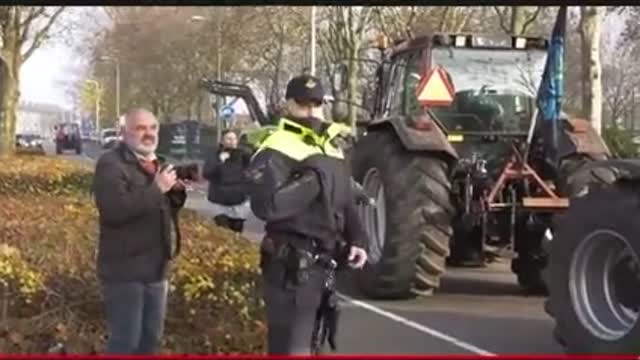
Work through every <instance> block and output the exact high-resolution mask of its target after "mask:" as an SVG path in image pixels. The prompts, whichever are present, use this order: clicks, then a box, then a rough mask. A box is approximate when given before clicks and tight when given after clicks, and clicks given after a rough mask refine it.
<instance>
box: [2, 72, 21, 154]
mask: <svg viewBox="0 0 640 360" xmlns="http://www.w3.org/2000/svg"><path fill="white" fill-rule="evenodd" d="M15 68H16V67H15V65H13V64H11V65H9V64H6V63H2V62H1V61H0V69H1V70H0V77H2V82H1V87H0V156H6V155H10V154H13V152H14V150H15V142H16V140H15V130H16V119H17V116H16V113H17V110H18V109H17V107H18V97H19V95H20V92H19V84H20V83H19V81H20V79H19V74H18V73H17V72H16V71H15ZM18 68H19V67H18Z"/></svg>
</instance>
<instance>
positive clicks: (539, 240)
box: [511, 154, 605, 295]
mask: <svg viewBox="0 0 640 360" xmlns="http://www.w3.org/2000/svg"><path fill="white" fill-rule="evenodd" d="M595 160H603V158H592V157H590V156H588V155H585V154H576V155H573V156H570V157H567V158H565V159H563V160H562V161H561V163H560V167H559V169H558V178H557V179H556V184H557V189H558V192H559V193H560V194H561V195H563V196H566V197H569V199H570V201H572V200H573V199H576V198H578V197H580V196H583V195H585V194H587V193H588V192H589V191H591V190H593V189H595V188H596V187H601V186H602V185H604V184H605V182H604V180H603V179H599V178H598V177H596V176H594V174H593V173H592V172H591V170H590V168H589V166H588V165H589V163H591V162H593V161H595ZM517 234H522V236H523V237H524V241H523V242H522V244H523V245H524V246H523V250H521V251H518V258H516V259H514V260H513V261H512V262H511V270H512V271H513V273H514V274H516V276H517V279H518V284H519V285H520V287H522V288H523V289H524V290H525V291H526V292H528V293H532V294H541V295H545V294H547V293H548V287H547V284H546V280H545V278H544V276H543V275H542V273H543V271H544V268H545V267H546V266H547V262H548V258H549V256H548V254H547V251H546V249H545V242H546V241H547V240H546V239H544V236H545V234H544V231H533V232H531V231H529V230H527V229H526V228H524V227H522V230H520V231H518V232H517ZM519 240H523V239H519Z"/></svg>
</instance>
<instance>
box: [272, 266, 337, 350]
mask: <svg viewBox="0 0 640 360" xmlns="http://www.w3.org/2000/svg"><path fill="white" fill-rule="evenodd" d="M285 274H286V267H285V264H284V263H283V262H281V261H278V260H274V259H272V258H271V256H268V255H266V256H265V254H263V265H262V277H263V284H264V294H263V296H264V301H265V305H266V313H267V331H268V335H267V339H268V348H269V349H268V352H269V354H270V355H311V334H312V333H313V326H314V322H315V316H316V310H317V309H318V307H319V306H320V301H321V299H322V290H323V288H324V281H325V275H324V271H323V270H322V268H320V267H319V266H314V267H313V268H312V269H310V272H309V280H308V281H306V282H305V283H303V284H301V285H298V286H295V287H290V286H289V287H287V286H285V281H286V280H285Z"/></svg>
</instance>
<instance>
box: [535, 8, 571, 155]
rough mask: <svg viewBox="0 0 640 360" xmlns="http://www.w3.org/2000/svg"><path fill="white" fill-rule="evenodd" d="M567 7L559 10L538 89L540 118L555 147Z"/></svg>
mask: <svg viewBox="0 0 640 360" xmlns="http://www.w3.org/2000/svg"><path fill="white" fill-rule="evenodd" d="M566 24H567V7H566V6H561V7H560V10H559V11H558V17H557V18H556V23H555V25H554V26H553V32H552V34H551V42H550V44H549V50H548V54H547V62H546V64H545V68H544V72H543V74H542V81H541V82H540V88H539V89H538V98H537V105H538V110H539V117H538V118H539V119H542V122H543V124H540V125H543V128H544V129H550V130H551V131H552V134H550V135H551V140H552V144H550V145H552V147H553V149H557V146H558V135H557V127H558V122H559V119H560V111H561V109H562V99H563V96H564V62H565V61H564V54H565V42H566V36H565V34H566Z"/></svg>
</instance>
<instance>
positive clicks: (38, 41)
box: [22, 6, 66, 61]
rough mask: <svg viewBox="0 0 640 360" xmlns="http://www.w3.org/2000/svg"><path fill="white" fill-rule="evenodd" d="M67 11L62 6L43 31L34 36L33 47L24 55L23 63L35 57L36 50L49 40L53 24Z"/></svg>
mask: <svg viewBox="0 0 640 360" xmlns="http://www.w3.org/2000/svg"><path fill="white" fill-rule="evenodd" d="M65 9H66V7H64V6H61V7H60V8H58V9H56V11H55V12H54V13H53V14H52V15H51V17H50V18H49V20H48V21H47V23H46V24H45V26H44V27H43V28H42V29H40V30H39V31H38V32H36V34H35V35H34V36H33V41H32V42H31V46H29V48H28V49H27V51H25V52H24V54H22V59H23V61H26V60H27V59H29V57H31V55H33V53H34V51H36V49H38V48H39V47H40V46H41V45H42V43H43V42H44V41H45V40H46V39H47V37H48V35H49V31H50V30H51V28H52V27H53V24H54V23H55V22H56V20H57V19H58V17H59V16H60V15H61V14H62V12H63V11H64V10H65Z"/></svg>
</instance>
